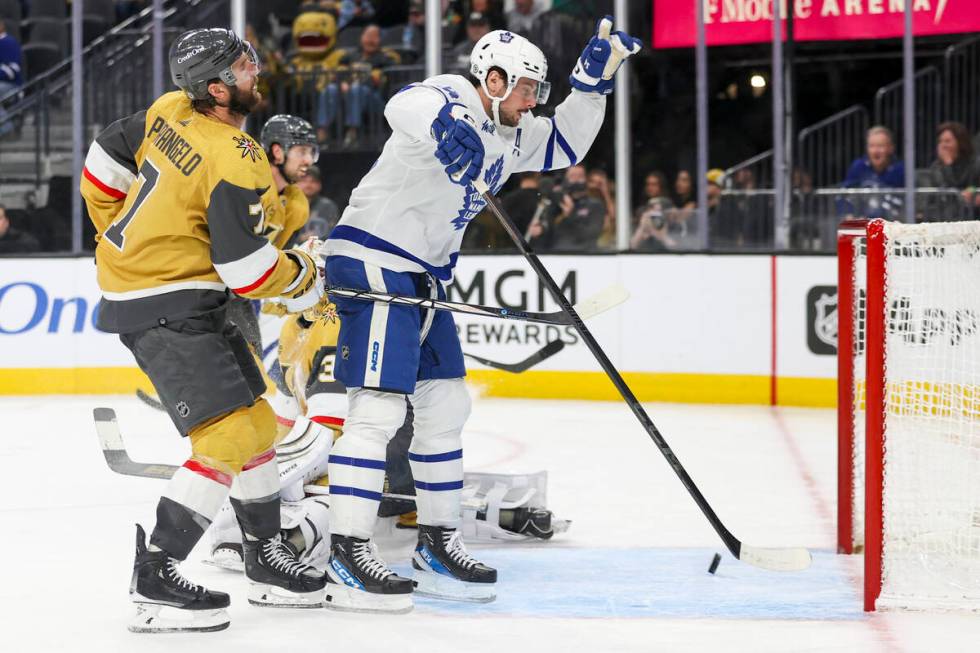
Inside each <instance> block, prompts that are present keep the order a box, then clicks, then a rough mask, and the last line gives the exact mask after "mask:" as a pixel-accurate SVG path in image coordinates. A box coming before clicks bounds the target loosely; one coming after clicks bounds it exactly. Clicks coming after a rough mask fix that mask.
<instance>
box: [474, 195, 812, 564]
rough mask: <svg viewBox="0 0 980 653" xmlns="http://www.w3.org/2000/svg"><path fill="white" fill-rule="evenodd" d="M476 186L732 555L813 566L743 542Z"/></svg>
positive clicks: (795, 555)
mask: <svg viewBox="0 0 980 653" xmlns="http://www.w3.org/2000/svg"><path fill="white" fill-rule="evenodd" d="M473 186H474V187H475V188H476V190H477V192H478V193H480V195H482V196H483V199H484V200H486V202H487V205H488V206H489V207H490V210H491V211H493V213H494V215H495V216H497V219H498V220H499V221H500V224H501V225H502V226H503V227H504V230H505V231H507V234H508V235H509V236H510V238H511V240H512V241H514V244H515V245H516V246H517V249H518V250H520V252H521V253H522V254H523V255H524V258H525V259H527V262H528V263H529V264H530V266H531V268H532V269H533V270H534V272H535V273H536V274H537V275H538V278H539V279H540V280H541V281H542V282H543V283H544V284H545V285H546V286H547V288H548V291H549V292H550V293H551V297H552V299H554V300H555V302H556V303H557V304H558V305H559V306H560V307H561V308H562V310H563V311H565V312H566V314H567V317H568V318H569V319H570V320H571V323H572V325H573V326H574V327H575V330H576V331H577V332H578V334H579V336H580V337H581V338H582V340H583V341H584V342H585V344H586V346H587V347H588V348H589V351H591V352H592V355H593V356H595V358H596V360H597V361H598V363H599V365H600V366H601V367H602V370H603V371H604V372H605V373H606V376H608V377H609V380H610V381H612V382H613V385H615V386H616V389H617V390H619V394H620V395H622V397H623V400H624V401H625V402H626V404H627V405H628V406H629V408H630V410H632V411H633V414H634V415H635V416H636V418H637V419H638V420H639V421H640V424H641V425H642V426H643V428H644V429H645V430H646V432H647V435H649V436H650V439H651V440H653V443H654V444H655V445H656V446H657V449H659V450H660V453H661V454H663V456H664V458H666V459H667V463H668V464H669V465H670V467H671V469H673V470H674V473H675V474H677V477H678V478H679V479H680V480H681V483H682V484H683V485H684V487H685V488H686V489H687V491H688V493H689V494H690V495H691V497H692V498H693V499H694V502H695V503H696V504H697V505H698V507H699V508H700V509H701V512H702V513H704V516H705V517H707V518H708V522H710V523H711V526H712V527H713V528H714V529H715V532H716V533H718V535H719V537H721V540H722V541H723V542H724V543H725V546H726V547H728V550H729V551H731V553H732V555H733V556H735V557H736V558H738V559H739V560H741V561H743V562H746V563H748V564H750V565H753V566H755V567H760V568H762V569H770V570H773V571H800V570H802V569H806V568H807V567H809V566H810V561H811V557H810V552H809V551H807V550H806V549H804V548H802V547H786V548H762V547H754V546H749V545H746V544H744V543H742V542H741V541H740V540H739V539H738V538H737V537H735V536H734V535H733V534H732V533H731V532H730V531H729V530H728V529H727V528H726V527H725V525H724V524H723V523H722V521H721V519H719V517H718V515H717V514H715V511H714V509H712V507H711V505H710V504H709V503H708V501H707V499H705V498H704V495H703V494H701V490H699V489H698V487H697V485H695V484H694V481H693V480H692V479H691V477H690V475H689V474H688V473H687V470H686V469H684V466H683V465H682V464H681V461H680V460H678V458H677V456H676V455H675V454H674V452H673V450H672V449H671V448H670V445H669V444H667V441H666V440H665V439H664V436H663V435H662V434H661V433H660V431H659V429H657V426H656V425H655V424H654V423H653V420H651V419H650V416H649V415H647V413H646V411H645V410H644V409H643V406H642V405H641V404H640V402H639V400H638V399H637V398H636V395H634V394H633V391H632V390H630V387H629V386H628V385H627V384H626V381H625V380H623V377H622V375H620V373H619V371H618V370H617V369H616V368H615V366H613V364H612V361H610V360H609V357H608V356H606V352H604V351H603V350H602V347H600V346H599V343H598V342H596V339H595V338H594V337H593V336H592V334H591V333H590V332H589V330H588V329H587V328H586V327H585V323H584V322H583V318H582V316H581V315H579V314H578V312H577V311H576V309H575V308H574V307H573V306H571V305H570V304H569V302H568V300H567V299H565V296H564V295H562V293H561V290H560V289H559V287H558V284H557V283H555V280H554V279H553V278H552V276H551V274H550V273H549V272H548V270H547V268H545V267H544V264H543V263H541V260H540V259H538V257H537V255H536V254H535V253H534V252H533V251H532V250H531V247H530V246H529V245H528V244H527V242H526V241H525V240H524V237H523V236H522V235H521V233H520V231H518V230H517V226H516V225H515V224H514V221H513V220H512V219H511V218H510V216H508V215H507V213H506V212H505V211H504V209H503V208H502V207H501V206H500V203H499V202H498V201H497V198H496V197H494V195H493V193H491V192H490V189H489V188H488V187H487V185H486V184H485V183H484V182H483V180H482V179H480V178H479V177H478V178H477V179H476V180H475V181H474V182H473Z"/></svg>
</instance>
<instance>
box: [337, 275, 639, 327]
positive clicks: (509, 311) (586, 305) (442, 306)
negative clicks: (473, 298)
mask: <svg viewBox="0 0 980 653" xmlns="http://www.w3.org/2000/svg"><path fill="white" fill-rule="evenodd" d="M327 294H330V295H333V296H335V297H346V298H348V299H357V300H360V301H365V302H384V303H386V304H397V305H399V306H416V307H418V308H432V309H436V310H439V311H450V312H452V313H464V314H466V315H478V316H480V317H496V318H502V319H506V320H521V321H524V322H541V323H543V324H558V325H569V326H571V325H572V324H573V322H572V319H571V318H570V317H569V315H568V314H567V313H566V312H565V311H554V312H552V313H535V312H533V311H522V310H519V309H516V308H498V307H496V306H481V305H479V304H463V303H461V302H450V301H444V300H440V299H429V298H427V297H415V296H413V295H391V294H388V293H384V292H374V291H372V290H357V289H354V288H333V287H331V288H327ZM628 298H629V293H628V292H627V291H626V288H624V287H623V285H622V284H619V283H614V284H612V285H611V286H609V287H608V288H606V289H605V290H601V291H600V292H598V293H597V294H595V295H593V296H592V297H589V298H588V299H585V300H583V301H581V302H579V303H578V304H576V305H575V306H576V309H577V310H576V312H577V314H578V316H579V318H580V319H583V320H587V319H589V318H590V317H593V316H595V315H598V314H599V313H603V312H605V311H608V310H609V309H610V308H613V307H614V306H619V305H620V304H622V303H623V302H625V301H626V300H627V299H628ZM566 303H567V302H566Z"/></svg>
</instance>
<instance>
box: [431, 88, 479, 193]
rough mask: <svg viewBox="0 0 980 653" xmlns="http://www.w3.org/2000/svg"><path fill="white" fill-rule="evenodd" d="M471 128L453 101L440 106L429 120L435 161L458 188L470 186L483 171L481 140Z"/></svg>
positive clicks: (463, 110) (469, 118)
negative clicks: (437, 112)
mask: <svg viewBox="0 0 980 653" xmlns="http://www.w3.org/2000/svg"><path fill="white" fill-rule="evenodd" d="M475 125H476V121H474V120H473V118H472V116H470V115H469V113H467V111H466V107H465V106H463V105H462V104H459V103H456V102H452V103H449V104H447V105H446V106H444V107H443V108H442V109H441V110H440V111H439V115H438V116H436V119H435V120H433V121H432V138H434V139H435V140H436V143H437V145H436V152H435V154H436V158H437V159H439V163H441V164H442V165H444V166H446V174H447V175H449V179H450V181H452V182H453V183H454V184H459V185H460V186H468V185H469V184H471V183H473V181H474V180H475V179H476V178H477V177H478V176H479V174H480V170H481V169H482V168H483V154H484V152H483V141H482V140H480V135H479V134H477V133H476V128H475Z"/></svg>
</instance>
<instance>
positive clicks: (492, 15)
mask: <svg viewBox="0 0 980 653" xmlns="http://www.w3.org/2000/svg"><path fill="white" fill-rule="evenodd" d="M501 4H502V3H501V1H500V0H470V13H473V12H474V11H477V12H480V13H481V14H483V15H484V16H486V18H487V22H488V23H489V24H490V31H493V30H495V29H507V20H506V19H505V18H504V9H503V7H502V6H501Z"/></svg>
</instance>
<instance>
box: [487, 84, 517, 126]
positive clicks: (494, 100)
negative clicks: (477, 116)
mask: <svg viewBox="0 0 980 653" xmlns="http://www.w3.org/2000/svg"><path fill="white" fill-rule="evenodd" d="M480 86H482V87H483V92H484V93H486V94H487V97H488V98H490V113H491V114H492V117H493V124H495V125H496V126H497V129H503V128H504V127H506V126H507V125H505V124H503V123H502V122H500V104H501V103H502V102H503V101H504V100H506V99H507V98H508V97H510V93H511V91H513V90H514V88H513V87H512V86H508V87H507V91H506V92H505V93H504V94H503V95H502V96H501V97H496V96H495V95H493V94H491V93H490V89H489V88H487V80H486V79H481V80H480Z"/></svg>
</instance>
